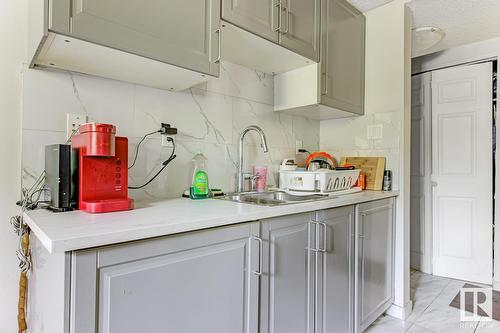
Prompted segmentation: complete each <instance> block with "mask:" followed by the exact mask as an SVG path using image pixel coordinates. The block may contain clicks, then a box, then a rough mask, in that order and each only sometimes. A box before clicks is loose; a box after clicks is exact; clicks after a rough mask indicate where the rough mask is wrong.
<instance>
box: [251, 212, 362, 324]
mask: <svg viewBox="0 0 500 333" xmlns="http://www.w3.org/2000/svg"><path fill="white" fill-rule="evenodd" d="M261 230H262V240H263V242H264V246H263V249H264V251H263V254H264V258H263V264H264V268H263V275H262V279H261V300H260V304H261V309H260V310H261V315H260V320H261V330H260V332H261V333H281V332H283V333H305V332H308V333H312V332H315V333H331V332H339V333H349V332H353V327H354V321H353V320H354V315H353V311H354V207H353V206H348V207H342V208H335V209H330V210H325V211H320V212H317V213H310V214H300V215H292V216H285V217H279V218H273V219H267V220H263V221H262V229H261Z"/></svg>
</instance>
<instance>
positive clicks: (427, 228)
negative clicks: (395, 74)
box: [410, 72, 433, 274]
mask: <svg viewBox="0 0 500 333" xmlns="http://www.w3.org/2000/svg"><path fill="white" fill-rule="evenodd" d="M417 75H421V76H422V78H421V79H422V82H421V83H420V84H421V89H422V90H423V94H424V95H423V98H422V103H423V104H427V106H428V112H427V114H426V115H425V116H426V117H427V119H425V118H423V133H422V135H423V141H422V145H423V146H424V148H425V150H424V156H423V159H424V165H423V169H424V170H423V171H424V186H423V187H424V188H423V194H424V203H423V204H424V212H423V225H421V226H420V230H421V234H420V237H421V238H423V240H424V241H423V242H421V250H422V253H420V256H419V257H420V258H419V259H420V260H421V262H420V267H418V268H419V269H420V271H422V272H424V273H427V274H432V273H433V264H432V261H433V260H432V258H433V250H432V244H433V243H432V242H433V237H432V236H433V233H432V228H433V223H432V181H431V167H432V74H431V72H429V73H419V74H415V75H412V76H417ZM412 92H413V87H412ZM426 93H427V94H428V96H425V94H426ZM426 98H427V99H426ZM412 107H413V102H412ZM424 108H425V106H424ZM411 120H412V121H413V112H412V114H411ZM412 140H413V139H412ZM410 154H411V150H410ZM412 158H413V155H411V157H410V160H411V159H412ZM412 176H413V174H411V172H410V177H412ZM410 191H411V189H410ZM412 200H413V194H410V209H411V201H412ZM410 223H411V212H410ZM422 230H423V232H422ZM410 232H411V228H410ZM410 241H411V235H410ZM413 253H414V252H412V250H411V246H410V256H412V255H414V254H413ZM417 255H418V254H417ZM411 261H412V260H411V259H410V265H411Z"/></svg>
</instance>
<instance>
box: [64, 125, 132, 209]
mask: <svg viewBox="0 0 500 333" xmlns="http://www.w3.org/2000/svg"><path fill="white" fill-rule="evenodd" d="M115 134H116V127H115V126H113V125H109V124H95V123H89V124H84V125H81V126H80V128H79V130H78V134H76V135H75V136H73V138H72V139H71V146H72V148H73V149H74V150H75V153H76V154H75V155H76V156H77V158H78V208H79V209H81V210H84V211H86V212H89V213H106V212H115V211H121V210H129V209H132V208H133V200H132V199H130V198H129V197H128V139H127V138H125V137H118V136H116V137H115Z"/></svg>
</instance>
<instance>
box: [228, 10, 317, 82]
mask: <svg viewBox="0 0 500 333" xmlns="http://www.w3.org/2000/svg"><path fill="white" fill-rule="evenodd" d="M222 20H223V22H222V59H224V60H227V61H230V62H234V63H237V64H239V65H242V66H245V67H249V68H253V69H257V70H260V71H262V72H265V73H269V74H275V73H283V72H287V71H290V70H293V69H296V68H300V67H303V66H307V65H308V64H310V63H315V62H318V61H319V51H320V28H321V26H320V0H280V1H278V2H276V1H273V0H258V1H253V0H242V1H235V0H222Z"/></svg>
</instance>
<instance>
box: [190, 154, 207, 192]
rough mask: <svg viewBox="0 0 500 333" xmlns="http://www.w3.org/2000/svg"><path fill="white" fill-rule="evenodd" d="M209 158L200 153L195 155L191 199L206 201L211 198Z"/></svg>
mask: <svg viewBox="0 0 500 333" xmlns="http://www.w3.org/2000/svg"><path fill="white" fill-rule="evenodd" d="M207 161H208V160H207V158H206V157H205V156H204V155H203V154H202V153H198V154H196V155H194V157H193V159H192V160H191V162H192V170H193V173H192V174H191V175H192V178H191V186H190V188H189V197H190V198H191V199H205V198H209V197H210V187H209V185H208V173H207V171H206V170H207Z"/></svg>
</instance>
